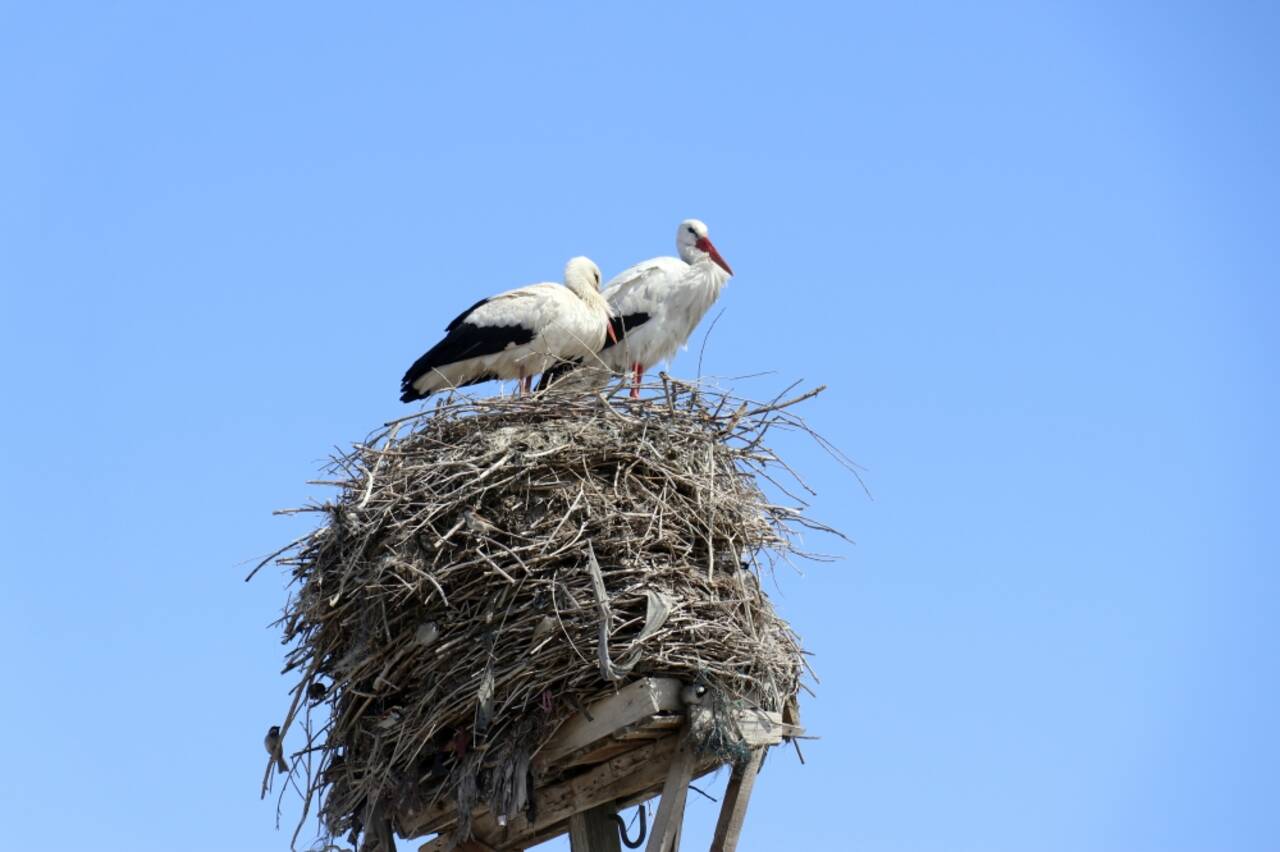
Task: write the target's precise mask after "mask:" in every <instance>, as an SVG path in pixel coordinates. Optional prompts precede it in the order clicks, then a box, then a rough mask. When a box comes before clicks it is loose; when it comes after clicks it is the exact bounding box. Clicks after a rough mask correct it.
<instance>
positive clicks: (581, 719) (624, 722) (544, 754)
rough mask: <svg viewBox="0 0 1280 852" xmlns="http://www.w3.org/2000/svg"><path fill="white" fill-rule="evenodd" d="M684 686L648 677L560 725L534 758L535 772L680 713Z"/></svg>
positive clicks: (674, 680) (675, 681) (662, 678)
mask: <svg viewBox="0 0 1280 852" xmlns="http://www.w3.org/2000/svg"><path fill="white" fill-rule="evenodd" d="M680 687H681V684H680V681H678V680H676V679H675V678H669V677H647V678H642V679H640V680H637V681H635V682H634V683H630V684H628V685H626V686H624V687H623V688H622V689H620V690H618V692H617V693H615V694H613V695H610V696H609V697H608V698H604V699H601V700H600V701H597V702H596V703H595V704H592V705H591V706H590V707H588V708H587V710H586V712H585V713H579V714H577V715H576V716H574V717H573V718H571V719H569V720H568V721H567V722H565V723H564V724H563V725H561V726H560V729H559V730H558V731H556V733H555V735H554V736H552V738H551V739H550V740H549V741H548V742H547V744H546V745H544V746H543V747H542V748H541V749H540V750H539V751H538V753H537V754H535V755H534V757H533V761H534V771H535V772H537V771H540V770H542V769H544V768H546V767H547V766H550V765H552V764H554V763H556V762H557V761H558V760H559V759H560V758H562V757H565V756H566V755H569V754H572V753H574V752H576V751H580V750H581V749H584V748H586V747H588V746H590V745H592V744H593V743H596V742H598V741H599V740H602V739H605V738H606V737H608V736H609V735H610V734H612V733H613V732H614V731H617V730H619V729H622V728H625V727H627V726H628V725H633V724H635V723H637V722H640V721H642V720H643V719H645V717H647V716H652V715H654V714H657V713H675V712H679V711H680V710H681V709H682V707H683V705H682V704H681V702H680Z"/></svg>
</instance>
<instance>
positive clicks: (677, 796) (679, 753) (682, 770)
mask: <svg viewBox="0 0 1280 852" xmlns="http://www.w3.org/2000/svg"><path fill="white" fill-rule="evenodd" d="M684 733H685V732H684V731H683V730H682V731H681V732H680V733H678V734H676V735H675V736H676V738H678V739H679V741H680V745H679V747H678V748H677V749H676V753H675V754H674V755H672V757H671V765H670V767H669V768H668V770H667V780H666V783H665V784H663V785H662V799H661V800H660V801H659V802H658V814H657V816H655V817H654V818H653V828H651V829H650V830H649V844H648V845H647V846H645V852H671V850H674V848H675V844H676V837H677V836H678V835H679V832H680V823H681V822H682V821H683V820H684V802H685V799H686V798H687V797H688V795H689V782H690V781H692V780H693V770H694V765H695V763H696V760H697V756H696V755H695V754H694V752H693V746H692V745H691V744H690V743H689V741H688V739H687V738H686V737H685V736H684Z"/></svg>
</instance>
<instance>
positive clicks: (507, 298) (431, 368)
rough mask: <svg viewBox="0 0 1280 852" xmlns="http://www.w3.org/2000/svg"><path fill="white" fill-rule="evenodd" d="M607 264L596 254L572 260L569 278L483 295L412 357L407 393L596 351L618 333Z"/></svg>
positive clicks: (522, 373)
mask: <svg viewBox="0 0 1280 852" xmlns="http://www.w3.org/2000/svg"><path fill="white" fill-rule="evenodd" d="M610 315H611V314H610V310H609V303H608V302H606V301H605V299H604V297H603V296H602V295H600V268H599V267H598V266H596V265H595V264H594V263H593V262H592V261H591V260H590V259H589V258H585V257H575V258H573V259H572V260H570V261H569V263H568V264H566V265H565V268H564V286H563V287H562V286H560V285H559V284H549V283H548V284H531V285H529V286H528V287H521V288H519V289H517V290H508V291H507V292H505V293H501V294H499V295H497V296H491V297H490V298H488V299H481V300H480V301H479V302H476V303H475V304H474V305H472V306H471V307H470V308H467V309H466V310H465V311H463V312H462V313H461V314H459V315H458V317H457V318H456V319H455V320H454V321H453V322H451V323H449V325H448V326H447V327H446V328H445V332H446V334H445V336H444V339H443V340H441V341H440V342H439V343H437V344H436V345H435V346H433V347H431V349H430V350H428V352H427V353H426V354H425V355H423V356H422V357H421V358H419V359H418V360H417V361H414V362H413V366H412V367H410V368H409V371H408V372H407V373H405V374H404V378H403V379H401V381H400V401H401V402H412V401H414V400H416V399H425V398H426V397H428V396H430V395H431V394H432V393H435V392H436V391H439V390H443V389H445V388H457V387H462V386H464V385H474V384H477V383H479V382H484V381H488V380H490V379H519V380H520V392H521V393H522V394H524V393H528V391H529V384H530V381H531V379H532V377H533V376H534V375H536V374H537V373H540V372H542V371H544V370H546V369H547V368H548V367H550V366H552V365H553V364H556V363H558V362H560V361H566V360H578V359H581V360H586V359H589V358H594V357H595V356H596V353H598V352H599V351H600V347H602V346H603V345H604V343H605V339H606V336H607V337H609V338H612V337H613V336H614V329H613V326H612V324H611V323H610V321H609V320H610Z"/></svg>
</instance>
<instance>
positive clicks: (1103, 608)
mask: <svg viewBox="0 0 1280 852" xmlns="http://www.w3.org/2000/svg"><path fill="white" fill-rule="evenodd" d="M440 5H441V6H443V5H444V4H440ZM640 5H641V4H632V6H630V7H628V8H626V9H623V8H621V7H620V5H618V4H610V6H609V7H608V8H604V7H603V6H602V5H588V4H581V5H557V6H555V7H554V8H553V7H552V6H551V5H549V4H531V3H530V4H511V5H485V6H484V7H483V8H481V6H480V4H472V5H468V6H466V7H465V8H464V7H463V4H449V9H448V11H434V10H432V9H430V8H429V4H425V3H405V4H380V5H379V6H378V8H377V9H374V8H372V7H362V8H358V7H356V6H353V5H351V4H330V3H231V2H228V3H218V4H204V7H203V8H198V7H197V6H196V5H195V4H177V3H154V4H138V3H80V4H63V3H7V4H4V5H3V6H0V288H2V299H3V301H2V303H0V324H2V325H0V363H2V364H3V367H2V369H3V384H4V397H5V400H6V405H5V411H6V416H5V417H3V418H2V419H0V447H2V448H3V449H2V450H0V451H2V452H3V453H4V468H5V483H6V486H5V488H4V489H3V492H2V495H3V496H2V497H0V501H2V502H0V525H2V529H3V538H4V543H5V546H4V548H3V556H2V557H0V559H2V560H3V562H2V564H3V582H4V586H3V595H2V596H0V642H2V643H3V647H4V648H5V659H6V665H5V667H4V671H3V674H2V675H0V677H2V679H3V683H4V687H3V690H4V693H3V694H4V700H3V702H0V729H3V730H4V731H6V732H7V734H8V736H7V742H6V745H5V750H6V764H7V769H6V770H5V771H4V772H3V773H0V823H3V825H4V845H5V846H7V847H10V848H15V849H16V848H28V847H34V846H37V845H38V846H39V847H40V848H69V847H70V846H71V845H72V844H73V843H75V844H78V845H85V844H90V845H92V846H93V848H95V849H98V850H104V852H105V850H126V849H128V850H160V849H170V848H184V849H193V850H205V849H208V850H224V849H228V848H235V849H252V850H280V849H283V848H285V846H286V844H287V841H288V833H287V832H281V833H277V832H275V831H274V830H273V818H274V815H273V807H272V806H271V805H270V804H268V803H263V802H260V801H259V800H258V798H257V784H258V781H259V779H260V777H261V773H262V767H263V760H264V755H263V753H262V751H261V745H260V740H261V736H262V732H263V729H264V728H265V727H266V726H267V725H268V724H269V723H270V722H271V721H272V720H275V719H277V718H278V717H279V715H280V714H281V712H282V710H283V707H284V701H285V694H284V693H285V687H286V683H285V681H284V680H283V679H282V678H280V676H279V675H278V668H279V662H280V657H281V651H282V649H281V648H280V646H279V645H278V642H277V639H276V636H275V635H274V634H273V633H272V632H271V631H268V630H267V629H266V628H265V626H266V624H267V623H268V622H269V621H271V620H272V619H273V618H274V616H275V614H276V612H277V611H278V608H279V606H280V604H281V602H282V599H283V598H282V584H281V578H280V576H279V574H276V573H270V572H268V573H266V574H265V575H263V576H261V577H260V578H259V579H258V580H256V581H255V582H254V583H252V584H249V585H247V586H246V585H245V584H244V583H242V582H241V578H242V577H243V575H244V573H245V571H246V566H245V564H244V563H245V561H246V560H250V559H252V558H254V557H257V556H261V555H263V554H265V553H267V552H269V551H270V550H272V549H274V548H275V547H276V546H278V545H279V544H282V543H283V542H285V541H288V540H289V539H290V538H292V537H293V536H295V535H296V534H298V533H299V532H300V531H301V529H302V528H303V527H302V526H301V525H300V524H299V523H295V522H292V521H290V520H287V519H280V518H273V517H272V516H271V514H270V513H271V510H272V509H275V508H278V507H284V506H291V505H297V504H299V503H300V502H302V501H304V500H305V499H307V498H308V497H310V496H320V495H322V493H323V492H321V491H320V490H319V489H317V488H314V487H308V486H306V485H305V484H304V480H306V479H307V478H308V477H310V476H313V475H314V474H315V473H316V472H317V469H318V466H319V464H320V462H321V460H322V459H323V458H324V457H325V456H326V455H327V453H328V451H329V449H330V448H331V447H332V446H333V445H338V444H344V443H346V442H348V441H350V440H353V439H358V438H359V437H361V436H363V435H364V434H365V433H366V432H367V431H368V430H369V429H370V428H371V427H374V426H376V425H377V424H379V423H380V422H382V421H383V420H386V419H389V418H391V417H394V416H397V415H399V414H402V413H403V412H404V409H403V408H402V406H401V405H400V404H399V403H398V402H397V401H396V393H397V382H398V380H399V377H400V375H401V373H402V371H403V370H404V368H405V367H406V365H407V364H408V363H409V362H410V361H411V360H412V359H413V358H414V357H416V356H417V355H418V354H420V353H421V351H422V350H423V349H424V348H425V347H426V346H427V345H428V344H430V343H432V342H433V341H434V339H435V338H436V337H437V335H438V333H439V331H440V329H441V326H442V325H443V323H444V322H445V321H447V320H448V319H449V318H451V317H452V316H453V315H454V313H455V312H456V311H457V310H459V309H460V308H462V307H464V306H466V305H468V304H470V303H472V302H473V301H474V300H475V299H477V298H479V297H480V296H483V295H485V294H487V293H490V292H492V291H494V290H497V289H501V288H506V287H509V286H515V285H519V284H523V283H528V282H532V281H537V280H546V279H555V278H556V276H557V275H558V274H559V272H560V270H561V267H562V265H563V263H564V261H565V259H566V258H568V257H569V256H570V255H573V254H579V253H585V254H589V255H590V256H592V257H593V258H595V259H596V260H597V261H598V262H599V263H600V265H601V266H602V267H603V269H604V270H605V272H606V274H610V273H612V272H616V271H618V270H620V269H621V268H622V267H623V266H625V265H627V264H629V263H631V262H634V261H637V260H640V259H643V258H646V257H650V256H653V255H657V254H667V253H670V252H671V250H672V248H673V245H672V241H673V232H674V228H675V225H676V223H677V222H678V221H679V220H680V219H682V218H684V217H686V216H698V217H700V218H703V219H705V220H706V221H707V222H708V223H709V224H710V226H711V229H712V234H713V236H714V237H715V239H716V242H717V244H718V245H719V247H720V249H721V251H722V252H723V253H724V255H725V257H726V258H727V259H728V260H729V261H730V262H731V263H732V264H733V266H734V269H735V270H737V272H738V275H737V277H736V278H735V279H734V280H733V281H732V283H731V284H730V286H729V288H728V289H727V291H726V292H725V294H724V297H723V299H722V305H723V306H724V307H726V308H727V311H726V313H725V314H724V317H723V319H722V320H721V322H720V324H719V326H718V327H717V328H716V330H715V333H714V335H713V336H712V339H711V343H710V345H709V347H708V350H707V357H706V364H705V372H707V373H709V374H716V375H734V374H746V373H755V372H759V371H766V370H768V371H774V374H773V375H771V376H768V377H764V378H759V379H754V380H751V381H749V382H740V383H738V387H739V390H741V391H744V392H750V393H754V394H759V395H767V394H771V393H772V392H775V391H777V390H778V389H780V388H781V387H783V386H784V385H785V384H787V383H789V382H790V381H792V380H793V379H797V378H803V379H806V380H807V381H809V382H811V383H818V382H825V383H827V384H829V385H830V390H829V391H828V392H827V393H826V394H824V395H823V397H821V398H820V399H819V400H818V401H816V402H815V403H813V404H811V405H809V406H808V411H807V416H808V418H809V419H810V421H811V422H812V424H813V425H814V426H816V427H817V428H819V429H820V430H821V431H823V432H824V433H825V434H826V435H827V436H828V437H830V438H831V439H832V440H834V441H835V442H836V443H838V444H839V445H840V446H841V447H843V448H844V449H845V450H846V451H848V452H849V453H850V454H851V455H852V456H854V457H855V458H857V459H858V460H859V461H861V462H862V463H863V464H865V465H866V466H867V467H868V468H869V473H868V474H867V480H868V482H869V485H870V487H871V490H872V492H873V493H874V497H875V499H874V501H869V500H867V499H866V498H865V497H864V496H863V495H862V493H861V491H860V490H859V489H858V488H857V486H856V485H855V484H854V483H852V482H851V481H850V479H849V478H848V476H847V475H846V474H845V473H843V472H842V471H841V470H839V469H837V468H836V467H834V466H833V465H832V464H831V462H830V461H829V460H828V459H827V458H826V456H824V455H823V454H822V453H821V452H819V451H818V450H816V448H814V447H812V446H811V445H807V444H805V443H804V442H801V441H798V440H797V441H787V442H786V443H785V445H784V446H783V447H782V449H783V450H785V451H787V452H789V455H790V459H791V461H792V463H793V465H794V466H795V467H797V468H798V469H800V470H801V471H803V472H804V473H805V474H806V475H807V477H808V478H809V479H810V480H811V482H812V483H813V484H814V485H815V486H816V487H817V488H818V489H819V491H820V492H821V497H820V498H819V499H818V500H817V501H816V503H815V507H814V508H815V513H816V514H817V515H818V516H820V517H822V518H825V519H827V520H829V521H830V522H832V523H834V524H836V525H838V526H840V527H842V528H843V529H845V530H847V531H848V532H849V533H850V534H851V535H852V536H854V537H855V538H856V539H857V541H858V544H857V545H856V546H851V547H845V546H843V545H840V544H838V543H834V542H828V543H826V544H827V547H828V549H833V550H835V551H836V552H838V553H839V554H840V555H842V556H843V557H845V558H844V560H843V561H841V562H839V563H836V564H834V565H830V566H814V567H812V568H811V569H809V570H807V571H806V573H805V575H804V576H803V577H801V576H791V575H784V576H782V577H781V578H780V585H781V593H780V595H779V597H778V601H779V606H780V607H781V608H782V610H783V612H784V614H785V615H786V616H788V617H789V618H790V619H791V620H792V621H793V622H794V624H795V625H796V627H797V629H798V630H799V631H800V633H801V634H803V636H804V638H805V640H806V642H807V643H808V645H809V646H810V647H811V648H812V649H813V650H814V652H815V653H816V658H815V665H816V667H817V669H818V670H819V672H820V674H821V676H822V684H821V686H820V688H819V696H818V698H816V699H814V700H811V701H809V702H808V704H807V705H806V708H805V710H806V719H805V721H806V722H807V723H808V725H809V726H810V727H811V728H812V730H813V731H814V732H815V733H818V734H820V735H821V736H822V739H821V740H820V741H819V742H815V743H811V744H810V745H809V746H808V748H807V757H808V761H809V762H808V765H807V766H803V767H801V766H800V765H799V764H798V763H797V761H796V760H795V757H794V755H793V754H791V753H789V752H777V753H775V754H774V755H771V756H770V759H769V761H768V763H767V765H766V767H765V771H764V774H763V775H762V776H761V780H760V784H759V786H758V787H757V795H756V797H755V799H754V801H753V804H752V810H751V814H750V817H749V821H748V828H747V833H746V840H745V842H744V846H743V848H745V849H759V850H764V849H783V848H789V849H819V848H821V849H858V850H875V852H892V851H893V850H947V852H955V850H975V852H977V851H978V850H983V852H985V850H1028V849H1034V850H1072V852H1075V851H1076V850H1085V849H1088V850H1112V849H1114V850H1226V849H1230V850H1264V849H1277V848H1280V807H1277V802H1280V782H1278V781H1277V767H1278V766H1280V737H1278V735H1277V724H1276V720H1277V717H1280V682H1278V679H1277V674H1278V672H1277V663H1276V660H1277V642H1276V639H1277V630H1276V614H1277V612H1276V611H1277V599H1278V596H1280V581H1278V579H1277V568H1278V567H1280V566H1277V557H1276V515H1277V508H1278V503H1280V501H1278V499H1277V498H1278V497H1280V493H1278V487H1277V477H1278V476H1280V458H1278V453H1277V449H1276V435H1277V431H1278V430H1277V426H1278V425H1280V424H1278V423H1277V419H1278V418H1277V365H1278V363H1280V361H1278V359H1277V355H1278V354H1280V353H1278V352H1277V344H1276V330H1277V320H1278V316H1277V314H1278V311H1277V309H1278V308H1280V290H1278V287H1277V285H1278V283H1280V282H1278V281H1277V277H1278V275H1277V268H1278V262H1280V249H1278V247H1277V246H1278V240H1277V237H1278V235H1280V216H1278V215H1277V212H1278V206H1277V199H1278V198H1280V179H1278V177H1277V151H1280V126H1278V124H1277V121H1278V119H1280V111H1278V109H1277V106H1278V103H1277V100H1278V97H1280V96H1278V94H1277V93H1278V92H1280V86H1278V85H1277V83H1278V81H1280V67H1278V66H1280V62H1278V61H1277V58H1276V57H1277V54H1276V44H1277V39H1280V18H1278V17H1277V12H1276V11H1275V8H1276V7H1275V6H1274V5H1273V4H1266V3H1217V4H1209V3H1202V4H1191V3H1123V4H1117V3H1109V2H1107V3H1104V2H1098V3H1077V4H1066V3H1061V4H1021V3H980V4H969V3H965V4H956V3H950V2H936V3H927V2H921V3H909V4H892V5H890V4H884V5H883V6H879V7H871V6H863V5H858V4H814V3H787V4H768V5H767V6H766V5H764V4H760V5H755V6H749V5H748V4H743V3H732V4H729V3H724V4H715V5H707V4H702V3H683V4H664V5H662V6H661V7H659V8H656V9H654V10H651V11H641V10H640V9H639V6H640ZM699 339H700V334H699V337H697V338H695V343H696V341H697V340H699ZM696 360H697V359H696V352H690V353H686V354H684V355H682V356H681V357H679V358H678V359H677V361H676V364H675V372H676V373H677V374H681V375H690V374H691V373H693V372H694V371H695V369H696ZM722 784H723V780H721V782H720V783H719V784H716V785H713V786H715V787H719V786H721V785H722ZM711 813H712V811H711V809H710V808H707V807H702V806H701V805H698V806H696V807H695V810H694V812H693V815H692V817H691V820H692V823H691V826H690V830H689V837H690V839H691V840H692V841H696V842H695V843H694V844H693V846H692V848H697V847H698V846H703V847H704V848H705V840H706V837H707V835H708V832H709V828H710V824H711V822H712V816H711ZM293 814H294V812H293V811H289V812H288V813H287V814H286V817H287V818H291V817H292V816H293ZM286 822H287V823H289V824H290V825H291V821H290V819H287V820H286ZM175 844H176V846H175ZM403 848H411V847H409V846H408V845H406V846H404V847H403Z"/></svg>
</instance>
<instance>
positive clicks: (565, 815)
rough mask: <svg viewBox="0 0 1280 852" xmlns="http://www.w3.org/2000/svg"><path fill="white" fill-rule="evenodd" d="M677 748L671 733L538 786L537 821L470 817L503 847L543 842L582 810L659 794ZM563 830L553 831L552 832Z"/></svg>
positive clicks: (483, 814) (430, 849)
mask: <svg viewBox="0 0 1280 852" xmlns="http://www.w3.org/2000/svg"><path fill="white" fill-rule="evenodd" d="M676 748H677V741H676V738H675V737H674V736H668V737H666V738H665V739H661V740H656V741H654V742H651V743H646V744H643V745H640V746H639V747H638V748H635V749H632V750H631V751H629V752H627V753H626V754H620V755H618V756H617V757H614V758H610V759H609V760H607V761H605V762H604V763H602V764H600V765H599V766H593V767H592V768H590V769H588V770H586V771H585V772H583V773H582V774H581V775H578V776H576V777H574V778H571V779H568V780H566V781H562V782H560V783H559V784H552V785H550V786H548V787H546V788H543V789H541V790H539V791H538V793H537V796H538V821H537V822H536V823H533V824H530V823H529V821H528V819H527V817H525V815H524V814H518V815H517V816H515V817H513V818H511V819H510V820H509V821H508V822H507V825H506V826H499V825H498V823H497V820H495V819H494V817H493V815H492V814H490V813H489V812H488V811H486V810H477V811H475V812H474V813H473V815H472V818H471V825H472V830H473V831H474V832H475V833H476V835H477V836H478V837H482V838H485V839H486V840H487V841H488V843H489V844H490V845H492V846H494V847H496V848H498V849H509V848H512V847H513V846H526V847H527V846H532V845H534V843H535V842H540V841H539V838H543V835H544V833H545V832H547V831H548V830H551V829H554V828H556V827H557V826H558V825H559V824H562V823H564V822H565V821H566V820H568V819H569V818H571V817H572V816H573V815H574V814H576V813H579V812H580V811H585V810H588V809H590V808H593V807H595V806H597V805H601V804H604V803H606V802H613V801H615V800H617V799H629V798H631V797H632V796H635V795H637V794H639V793H642V792H645V791H647V790H649V791H652V792H650V794H649V795H653V793H656V792H657V790H658V788H659V786H660V785H661V784H662V781H663V778H664V776H665V774H666V772H667V767H668V766H669V765H670V762H671V758H672V755H673V754H675V752H676ZM714 765H715V764H714V761H708V762H707V768H708V769H710V768H711V767H712V766H714ZM447 827H448V826H442V827H441V828H439V829H436V830H443V829H444V828H447ZM562 831H563V830H560V831H555V832H554V833H552V834H551V835H548V836H552V837H553V836H555V834H559V833H562ZM543 839H545V838H543ZM448 848H449V846H448V837H447V836H440V837H436V838H435V839H433V840H431V841H430V842H428V843H425V844H423V845H422V846H421V847H419V852H443V850H446V849H448Z"/></svg>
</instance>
